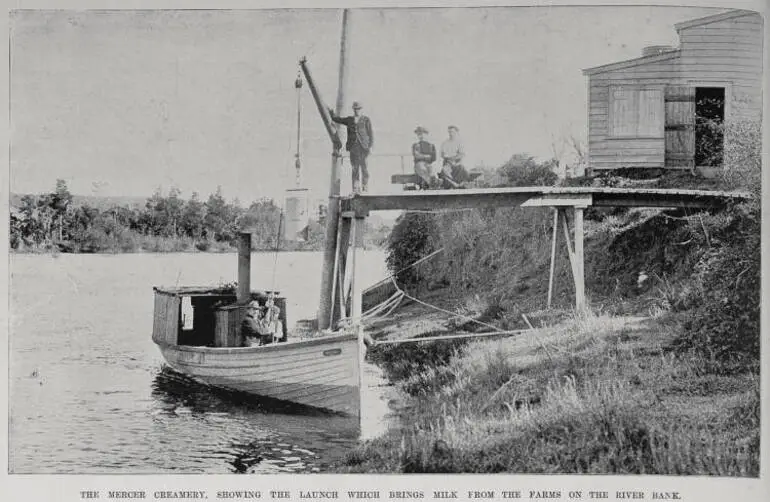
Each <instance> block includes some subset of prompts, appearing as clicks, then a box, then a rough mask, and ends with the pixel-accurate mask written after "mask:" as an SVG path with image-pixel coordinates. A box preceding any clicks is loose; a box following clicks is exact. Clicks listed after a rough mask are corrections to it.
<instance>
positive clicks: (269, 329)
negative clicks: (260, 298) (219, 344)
mask: <svg viewBox="0 0 770 502" xmlns="http://www.w3.org/2000/svg"><path fill="white" fill-rule="evenodd" d="M280 313H281V311H280V309H279V308H278V307H276V306H275V305H273V304H272V302H271V301H270V300H269V299H268V301H267V304H266V305H265V306H264V307H262V306H260V305H259V302H256V301H253V302H251V303H249V306H248V307H247V309H246V315H245V316H244V317H243V321H241V334H242V335H243V345H244V346H245V347H253V346H255V345H267V344H269V343H273V342H274V341H276V340H281V339H282V338H283V325H282V324H281V319H280Z"/></svg>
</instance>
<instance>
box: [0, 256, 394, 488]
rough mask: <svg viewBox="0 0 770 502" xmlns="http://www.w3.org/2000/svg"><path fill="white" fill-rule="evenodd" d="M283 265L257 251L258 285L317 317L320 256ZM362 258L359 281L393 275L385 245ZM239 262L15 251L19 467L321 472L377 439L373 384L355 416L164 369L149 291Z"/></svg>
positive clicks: (14, 440)
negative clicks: (248, 394)
mask: <svg viewBox="0 0 770 502" xmlns="http://www.w3.org/2000/svg"><path fill="white" fill-rule="evenodd" d="M275 260H276V257H275V255H273V254H271V253H255V254H254V255H253V257H252V279H251V280H252V286H253V288H254V289H263V288H264V289H268V288H270V287H271V285H272V284H273V281H274V280H275V287H276V289H279V290H280V291H281V293H282V295H283V296H286V297H287V298H288V300H287V302H288V305H287V314H288V316H289V323H290V325H291V324H292V323H293V321H296V320H297V319H300V318H308V317H312V316H314V314H315V310H316V308H317V303H318V291H319V287H320V270H321V262H322V257H321V254H320V253H279V254H278V256H277V262H276V261H275ZM362 262H363V266H362V267H361V268H360V269H359V270H361V271H362V274H361V279H362V280H363V283H364V284H371V283H374V282H376V281H377V280H379V279H380V278H382V277H383V276H384V275H385V273H386V270H385V264H384V255H383V253H381V252H377V251H368V252H364V253H362ZM274 263H276V267H275V270H276V273H275V274H273V269H274V267H273V265H274ZM236 271H237V263H236V255H235V254H206V253H191V254H121V255H64V254H61V255H58V256H50V255H12V256H11V261H10V272H11V290H10V298H11V303H10V314H11V319H10V353H9V359H10V365H9V366H10V368H9V379H10V386H9V387H10V388H9V391H10V395H9V407H10V411H9V415H10V416H9V419H10V427H9V433H10V436H9V469H10V471H11V472H12V473H79V474H89V473H109V472H113V473H204V472H205V473H232V472H246V473H249V472H264V473H278V472H323V471H324V469H325V468H326V467H327V466H328V465H329V464H330V463H331V462H334V461H335V460H337V459H339V458H341V457H342V456H344V454H345V453H346V452H347V451H348V450H349V449H350V448H351V447H352V446H354V445H355V444H356V443H357V441H358V438H359V436H360V434H361V431H362V429H368V434H369V435H371V434H372V429H376V428H377V427H379V424H380V423H381V418H382V417H381V415H382V413H381V411H379V410H378V409H377V408H378V406H377V403H378V402H379V401H378V399H377V397H376V396H374V397H373V396H372V395H367V389H364V398H363V399H364V401H365V403H364V405H363V408H364V410H363V411H362V415H363V418H362V422H361V423H359V421H358V419H357V418H348V417H341V416H333V415H328V414H323V413H320V412H317V413H316V412H312V411H309V410H307V409H297V408H293V407H288V406H286V405H281V406H278V405H276V404H275V403H270V404H268V403H265V402H261V401H260V400H259V399H258V398H255V399H254V400H249V401H247V402H243V400H242V399H241V398H240V397H234V396H232V395H229V394H227V393H224V392H216V391H212V390H211V389H208V388H204V387H202V386H200V385H197V384H195V383H194V382H190V381H189V380H187V379H185V378H183V377H181V376H180V375H178V374H176V373H174V372H171V371H169V370H168V369H167V368H165V367H164V365H163V360H162V357H161V355H160V353H159V351H158V349H157V348H156V347H155V345H154V344H153V343H152V341H151V339H150V334H151V331H152V309H153V295H152V287H153V286H155V285H165V286H173V285H209V284H218V283H227V282H233V281H235V280H236V276H237V272H236ZM273 276H275V279H273ZM375 373H376V371H373V369H372V368H366V369H365V374H367V375H369V376H370V377H371V376H372V374H375ZM374 378H376V374H375V376H374ZM372 389H374V390H373V392H375V393H376V385H373V386H372ZM372 389H370V390H372ZM367 401H368V402H369V403H372V405H371V406H367V405H366V402H367Z"/></svg>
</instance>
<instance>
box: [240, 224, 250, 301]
mask: <svg viewBox="0 0 770 502" xmlns="http://www.w3.org/2000/svg"><path fill="white" fill-rule="evenodd" d="M249 301H251V232H240V233H239V234H238V303H248V302H249Z"/></svg>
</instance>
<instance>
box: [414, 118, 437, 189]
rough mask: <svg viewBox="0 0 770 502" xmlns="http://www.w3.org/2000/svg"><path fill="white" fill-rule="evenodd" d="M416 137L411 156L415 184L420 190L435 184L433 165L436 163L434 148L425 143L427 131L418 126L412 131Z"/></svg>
mask: <svg viewBox="0 0 770 502" xmlns="http://www.w3.org/2000/svg"><path fill="white" fill-rule="evenodd" d="M414 133H415V134H416V135H417V143H415V144H413V145H412V156H413V157H414V173H415V174H416V175H417V177H418V180H417V184H418V186H419V187H420V188H422V189H427V188H430V186H431V184H433V183H435V181H434V179H435V175H434V174H433V163H434V162H435V161H436V147H435V146H434V145H433V144H432V143H429V142H428V141H425V136H426V135H427V134H428V130H427V129H425V128H424V127H422V126H418V127H417V129H415V130H414Z"/></svg>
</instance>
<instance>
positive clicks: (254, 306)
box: [246, 300, 262, 309]
mask: <svg viewBox="0 0 770 502" xmlns="http://www.w3.org/2000/svg"><path fill="white" fill-rule="evenodd" d="M246 308H248V309H260V308H262V306H261V305H260V304H259V302H258V301H256V300H254V301H251V302H249V304H248V305H247V306H246Z"/></svg>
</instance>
